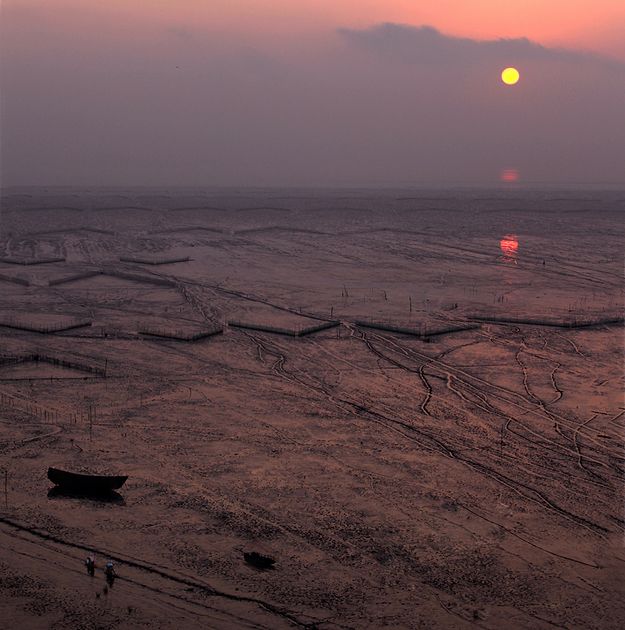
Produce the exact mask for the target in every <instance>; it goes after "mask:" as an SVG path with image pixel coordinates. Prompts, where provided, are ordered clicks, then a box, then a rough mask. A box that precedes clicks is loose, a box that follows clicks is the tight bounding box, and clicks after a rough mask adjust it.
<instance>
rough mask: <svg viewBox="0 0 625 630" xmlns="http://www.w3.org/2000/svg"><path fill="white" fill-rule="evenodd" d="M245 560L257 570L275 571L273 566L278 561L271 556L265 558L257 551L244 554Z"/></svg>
mask: <svg viewBox="0 0 625 630" xmlns="http://www.w3.org/2000/svg"><path fill="white" fill-rule="evenodd" d="M243 559H244V560H245V562H247V563H248V564H251V565H252V566H253V567H256V568H257V569H273V565H274V564H275V563H276V561H275V560H274V559H273V558H270V557H269V556H263V555H262V554H260V553H258V552H257V551H251V552H249V553H248V552H245V553H244V554H243Z"/></svg>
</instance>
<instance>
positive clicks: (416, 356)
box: [369, 333, 621, 475]
mask: <svg viewBox="0 0 625 630" xmlns="http://www.w3.org/2000/svg"><path fill="white" fill-rule="evenodd" d="M369 334H370V335H372V336H373V337H375V338H376V340H377V341H379V342H380V343H382V344H383V345H385V346H386V347H388V348H389V350H391V351H396V352H400V353H401V354H403V355H404V356H406V357H407V358H409V359H410V360H416V361H417V362H419V363H420V362H422V361H427V362H428V364H429V365H431V366H433V367H435V368H439V369H440V370H441V371H442V372H443V373H444V374H446V373H448V372H451V373H453V374H454V375H455V376H456V378H458V379H459V380H460V381H461V382H462V383H463V385H464V386H466V387H472V388H473V389H475V388H476V387H477V388H479V387H480V386H481V387H484V388H485V389H486V390H487V391H489V393H490V395H492V396H494V397H495V398H498V399H499V400H501V401H503V402H504V403H506V404H509V405H513V406H514V407H517V408H519V409H521V410H522V411H523V413H524V414H526V413H534V414H537V415H539V416H540V415H545V416H547V419H549V420H552V421H554V422H556V423H557V422H559V423H562V424H564V425H565V426H566V427H567V428H570V429H571V430H573V429H574V425H573V422H574V421H573V420H572V419H568V418H565V417H563V416H562V415H560V414H558V413H556V412H554V411H552V410H550V409H548V408H547V407H546V406H545V404H544V403H543V401H541V400H540V399H532V398H528V397H525V396H523V395H522V394H519V393H518V392H515V391H513V390H510V389H508V388H505V387H502V386H499V385H495V384H494V383H491V382H489V381H486V380H484V379H482V378H480V377H478V376H474V375H472V374H469V373H468V372H466V371H464V370H461V369H459V368H456V367H454V366H450V365H449V364H447V363H444V362H442V361H440V359H439V358H437V357H430V356H428V355H424V354H422V353H420V352H418V351H416V350H414V349H409V350H408V349H406V348H404V347H403V346H401V345H399V344H398V343H397V342H396V341H394V340H392V339H390V338H386V337H383V336H381V335H379V334H378V333H369ZM507 345H509V344H507ZM393 349H394V350H393ZM373 351H374V353H376V352H377V353H378V356H383V357H385V356H386V355H383V354H380V353H379V351H376V350H373ZM539 358H541V359H544V357H539ZM391 361H394V360H393V359H391ZM394 364H397V362H396V361H395V362H394ZM406 369H407V370H408V371H413V370H412V369H411V368H410V367H408V366H406ZM471 381H473V382H475V383H476V385H471ZM509 398H513V399H514V400H510V399H509ZM519 400H520V401H521V402H522V403H525V404H527V405H529V408H526V407H524V406H523V405H521V404H520V403H519V402H518V401H519ZM496 413H498V414H499V415H501V414H502V413H503V412H500V411H499V410H497V411H496ZM504 416H505V418H506V419H507V420H508V422H507V424H506V430H508V429H509V426H508V425H509V423H510V421H512V422H515V423H517V424H519V425H520V426H521V427H523V428H524V429H525V430H526V431H527V432H528V433H529V434H530V435H533V436H534V437H536V438H538V439H540V440H542V441H545V442H547V443H549V444H551V445H552V446H554V447H555V448H556V449H559V450H563V451H564V452H567V453H569V455H572V456H575V453H574V449H573V448H572V447H571V448H567V447H565V446H563V445H562V444H560V443H558V442H554V441H553V440H550V439H549V438H547V437H546V436H543V435H540V434H538V433H536V432H535V431H533V430H532V429H530V428H529V427H528V426H527V425H526V424H524V423H523V422H521V421H520V420H519V419H518V418H512V417H511V416H509V415H508V414H504ZM599 453H600V454H604V450H602V451H599ZM587 461H592V462H593V463H595V464H597V465H598V466H601V467H603V468H606V467H609V465H608V464H606V463H605V462H602V461H599V460H597V459H594V458H588V457H587ZM616 472H617V474H618V475H620V474H621V471H620V470H616Z"/></svg>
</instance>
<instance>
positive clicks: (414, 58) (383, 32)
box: [338, 23, 625, 69]
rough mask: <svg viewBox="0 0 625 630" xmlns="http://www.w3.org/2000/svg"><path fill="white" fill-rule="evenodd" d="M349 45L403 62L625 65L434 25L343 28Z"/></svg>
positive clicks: (523, 39)
mask: <svg viewBox="0 0 625 630" xmlns="http://www.w3.org/2000/svg"><path fill="white" fill-rule="evenodd" d="M338 32H339V34H340V36H341V37H342V38H343V40H344V41H346V42H347V43H348V44H349V45H351V46H354V47H356V48H359V49H362V50H365V51H368V52H370V53H372V54H375V55H378V56H380V57H382V58H386V59H389V60H392V61H393V62H401V63H413V64H414V63H416V64H419V63H420V64H433V63H436V64H445V63H454V64H461V65H469V64H475V63H483V62H486V61H491V60H497V61H499V62H503V63H513V62H514V63H520V62H523V61H550V60H551V61H564V62H569V63H579V62H591V63H600V64H604V65H610V66H613V67H615V68H617V67H618V68H620V69H625V64H623V63H621V62H618V61H615V60H614V61H613V60H611V59H608V58H605V57H600V56H598V55H594V54H591V53H587V52H582V51H575V50H567V49H561V48H549V47H547V46H543V45H541V44H538V43H536V42H533V41H531V40H530V39H527V38H526V37H522V38H516V39H496V40H476V39H469V38H467V37H454V36H451V35H445V34H443V33H441V32H440V31H438V30H437V29H435V28H433V27H432V26H419V27H415V26H409V25H404V24H392V23H385V24H378V25H375V26H372V27H370V28H367V29H364V30H357V29H348V28H342V29H339V31H338Z"/></svg>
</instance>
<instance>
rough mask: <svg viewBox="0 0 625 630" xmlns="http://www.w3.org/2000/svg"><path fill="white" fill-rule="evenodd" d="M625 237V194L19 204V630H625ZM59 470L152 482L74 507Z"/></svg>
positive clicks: (15, 511) (14, 600)
mask: <svg viewBox="0 0 625 630" xmlns="http://www.w3.org/2000/svg"><path fill="white" fill-rule="evenodd" d="M624 216H625V192H623V191H598V190H590V191H577V192H571V191H568V192H566V191H564V192H563V191H538V190H537V191H520V190H453V191H415V190H382V191H372V190H342V191H310V190H264V189H263V190H199V189H194V190H191V189H177V190H158V189H132V190H121V189H106V190H104V189H102V190H96V189H91V190H77V189H47V190H44V189H8V190H5V191H4V192H3V195H2V216H1V221H0V286H1V288H2V290H1V291H0V335H1V344H2V346H1V351H0V395H1V396H0V467H1V468H2V469H3V472H2V478H0V490H2V496H1V497H0V498H1V509H0V544H1V546H2V550H3V551H2V555H1V556H0V619H3V620H4V621H3V623H5V624H6V627H8V628H11V627H20V626H21V627H28V628H58V629H64V628H67V629H69V628H72V629H74V628H95V627H97V628H100V627H102V628H105V627H106V628H142V627H144V628H152V627H158V628H175V627H176V628H183V627H184V628H248V627H250V628H251V627H254V628H287V627H302V626H304V627H311V628H312V627H315V628H324V629H325V628H328V629H330V628H382V627H390V628H450V627H463V626H467V627H468V626H470V625H473V626H476V627H480V628H493V629H494V628H502V627H506V628H532V629H534V628H553V627H566V628H584V629H590V628H602V629H606V628H615V629H616V628H619V627H621V626H622V620H623V619H624V618H625V603H624V602H625V598H624V595H625V592H624V591H625V587H624V584H625V579H624V578H625V550H624V546H623V542H624V538H623V536H624V530H625V514H624V502H623V475H624V468H625V452H624V430H625V403H624V400H623V388H624V385H625V379H624V372H623V299H624V295H625V293H624V291H625V282H624V275H623V269H624V266H623V263H624V260H623V247H622V246H623V239H624V237H625V221H623V217H624ZM49 466H53V467H57V468H61V469H63V470H70V471H74V472H89V473H93V474H121V475H128V476H129V478H128V481H127V482H126V484H125V485H124V486H123V487H122V488H121V489H120V490H119V492H118V493H117V494H116V495H115V496H111V497H105V498H103V497H84V496H71V495H68V494H67V493H62V492H60V493H59V492H51V493H49V491H50V489H51V488H52V484H51V483H50V482H49V481H48V479H47V478H46V471H47V469H48V467H49ZM4 470H6V476H5V475H4ZM5 481H6V486H5ZM251 552H257V553H259V554H262V555H264V556H267V557H270V558H273V559H275V564H274V565H273V568H270V569H267V570H260V569H258V568H255V567H254V566H251V565H250V564H249V563H247V562H245V560H244V555H243V554H244V553H251ZM90 554H94V555H95V560H96V572H95V576H94V577H90V576H89V575H88V574H87V571H86V569H85V566H84V559H85V558H86V557H87V556H88V555H90ZM108 560H112V561H113V562H114V563H115V567H116V571H117V579H116V580H115V583H114V585H113V587H111V588H109V587H107V588H104V587H105V585H106V582H105V579H104V573H103V568H104V565H105V563H106V562H107V561H108Z"/></svg>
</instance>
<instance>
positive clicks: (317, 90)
mask: <svg viewBox="0 0 625 630" xmlns="http://www.w3.org/2000/svg"><path fill="white" fill-rule="evenodd" d="M507 66H515V67H517V68H518V69H519V71H520V74H521V80H520V81H519V83H518V84H517V85H515V86H505V85H503V83H502V82H501V80H500V73H501V71H502V70H503V69H504V68H505V67H507ZM0 183H1V184H2V186H13V185H79V186H85V185H87V186H90V185H93V186H106V185H122V186H124V185H156V186H175V185H180V186H413V185H414V186H427V185H435V186H446V185H493V184H501V185H519V184H523V183H526V184H528V185H534V184H545V185H577V186H581V185H585V184H596V183H606V184H623V185H625V2H624V1H623V0H568V1H565V0H549V2H545V1H544V0H508V1H507V2H501V0H471V2H468V1H467V0H438V1H437V2H422V1H417V0H298V1H297V2H294V1H293V0H210V1H209V0H108V1H107V2H106V3H100V2H93V0H1V4H0Z"/></svg>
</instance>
